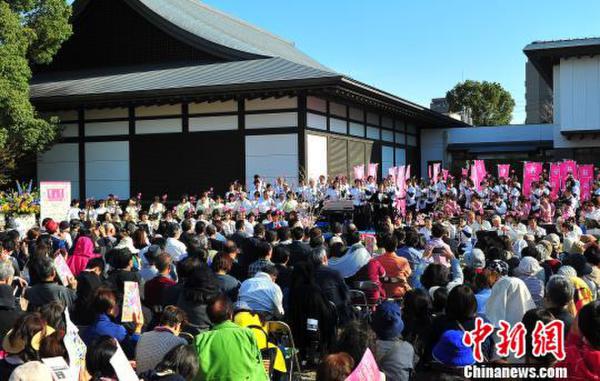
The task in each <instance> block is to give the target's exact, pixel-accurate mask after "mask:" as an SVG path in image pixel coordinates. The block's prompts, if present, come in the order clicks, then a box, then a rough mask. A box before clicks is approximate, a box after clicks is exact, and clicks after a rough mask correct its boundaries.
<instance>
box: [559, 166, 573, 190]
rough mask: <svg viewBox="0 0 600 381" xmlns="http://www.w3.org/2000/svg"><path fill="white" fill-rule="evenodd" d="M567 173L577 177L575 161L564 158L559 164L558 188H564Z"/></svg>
mask: <svg viewBox="0 0 600 381" xmlns="http://www.w3.org/2000/svg"><path fill="white" fill-rule="evenodd" d="M569 174H571V175H573V176H574V177H575V178H577V162H576V161H574V160H566V161H563V162H562V163H561V164H560V183H561V184H560V189H561V190H563V191H564V190H565V186H566V184H567V177H569Z"/></svg>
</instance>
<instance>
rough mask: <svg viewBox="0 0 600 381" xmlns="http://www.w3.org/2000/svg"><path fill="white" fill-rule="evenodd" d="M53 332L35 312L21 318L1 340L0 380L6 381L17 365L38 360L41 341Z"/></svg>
mask: <svg viewBox="0 0 600 381" xmlns="http://www.w3.org/2000/svg"><path fill="white" fill-rule="evenodd" d="M54 332H55V330H54V328H52V327H50V326H49V325H47V324H46V321H45V320H44V319H43V318H42V316H41V315H40V314H39V313H37V312H36V313H30V314H26V315H23V316H21V317H20V318H19V319H18V320H17V321H16V322H15V324H14V326H13V329H12V330H10V331H9V332H8V333H7V334H6V336H4V339H3V340H2V350H3V351H4V352H6V356H5V357H4V359H2V360H0V380H8V379H9V378H10V376H11V374H12V373H13V371H14V370H15V369H16V368H17V367H18V366H19V365H22V364H25V363H27V362H29V361H35V360H39V353H38V352H39V350H40V345H41V343H42V340H43V339H44V338H45V337H47V336H50V335H52V334H53V333H54Z"/></svg>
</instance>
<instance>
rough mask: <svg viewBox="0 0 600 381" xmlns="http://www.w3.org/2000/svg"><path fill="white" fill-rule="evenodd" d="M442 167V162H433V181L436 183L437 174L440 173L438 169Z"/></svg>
mask: <svg viewBox="0 0 600 381" xmlns="http://www.w3.org/2000/svg"><path fill="white" fill-rule="evenodd" d="M441 168H442V164H441V163H435V164H433V181H434V182H436V183H437V181H438V176H439V174H440V169H441Z"/></svg>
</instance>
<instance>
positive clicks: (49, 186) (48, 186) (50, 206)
mask: <svg viewBox="0 0 600 381" xmlns="http://www.w3.org/2000/svg"><path fill="white" fill-rule="evenodd" d="M70 205H71V182H70V181H41V182H40V221H43V220H44V218H52V219H53V220H54V221H59V222H60V221H63V220H65V219H66V218H67V213H68V211H69V206H70Z"/></svg>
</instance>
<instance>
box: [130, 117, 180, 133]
mask: <svg viewBox="0 0 600 381" xmlns="http://www.w3.org/2000/svg"><path fill="white" fill-rule="evenodd" d="M181 131H182V125H181V119H180V118H175V119H151V120H136V121H135V133H136V134H138V135H145V134H167V133H177V132H181Z"/></svg>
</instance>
